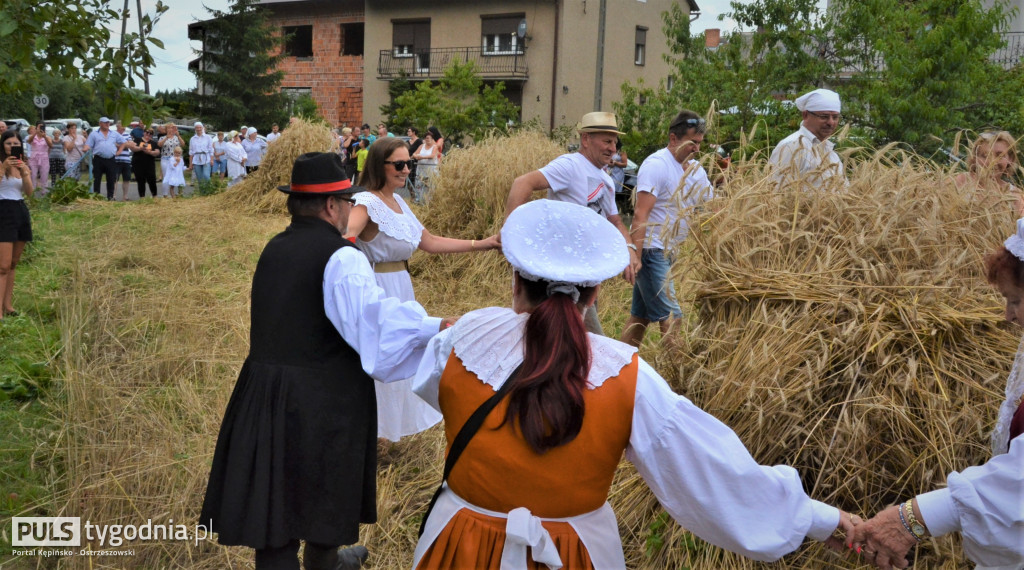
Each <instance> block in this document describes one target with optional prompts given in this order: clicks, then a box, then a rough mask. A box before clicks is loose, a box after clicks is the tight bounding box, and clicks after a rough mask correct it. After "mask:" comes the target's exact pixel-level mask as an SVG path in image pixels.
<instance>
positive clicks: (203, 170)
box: [188, 122, 213, 184]
mask: <svg viewBox="0 0 1024 570" xmlns="http://www.w3.org/2000/svg"><path fill="white" fill-rule="evenodd" d="M195 129H196V134H195V135H193V136H192V139H191V140H189V141H188V156H189V160H191V161H192V172H194V173H195V177H196V184H199V183H200V182H203V181H204V180H209V179H210V172H211V170H212V169H213V137H211V136H210V135H208V134H206V128H205V127H204V126H203V124H202V123H198V122H197V123H196V124H195Z"/></svg>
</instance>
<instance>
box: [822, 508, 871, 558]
mask: <svg viewBox="0 0 1024 570" xmlns="http://www.w3.org/2000/svg"><path fill="white" fill-rule="evenodd" d="M863 523H864V519H862V518H860V517H859V516H857V515H854V514H850V513H848V512H846V511H839V525H838V526H836V530H835V531H834V532H833V533H832V536H830V537H828V539H826V540H825V546H827V547H829V548H831V549H832V550H835V551H836V552H846V550H847V549H848V548H849V547H848V546H847V545H846V544H845V543H848V542H849V540H850V535H851V534H852V533H853V530H854V528H855V527H856V526H857V525H859V524H863Z"/></svg>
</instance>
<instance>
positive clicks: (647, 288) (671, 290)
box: [629, 248, 683, 323]
mask: <svg viewBox="0 0 1024 570" xmlns="http://www.w3.org/2000/svg"><path fill="white" fill-rule="evenodd" d="M640 262H641V264H642V265H641V267H640V272H639V273H637V276H636V284H635V285H633V306H632V307H630V310H629V312H630V314H631V315H633V316H634V317H636V318H638V319H644V320H647V321H651V322H657V323H660V322H661V321H664V320H666V319H668V318H669V317H675V318H677V319H679V318H682V317H683V310H682V309H680V308H679V303H678V302H676V288H675V285H673V283H672V280H671V279H670V278H669V275H668V272H669V270H670V269H671V268H672V259H671V258H668V257H666V256H665V250H662V249H650V248H644V250H643V253H642V254H641V256H640Z"/></svg>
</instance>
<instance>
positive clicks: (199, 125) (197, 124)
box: [192, 121, 203, 127]
mask: <svg viewBox="0 0 1024 570" xmlns="http://www.w3.org/2000/svg"><path fill="white" fill-rule="evenodd" d="M192 126H193V127H201V126H203V124H202V123H200V122H199V121H196V124H194V125H192Z"/></svg>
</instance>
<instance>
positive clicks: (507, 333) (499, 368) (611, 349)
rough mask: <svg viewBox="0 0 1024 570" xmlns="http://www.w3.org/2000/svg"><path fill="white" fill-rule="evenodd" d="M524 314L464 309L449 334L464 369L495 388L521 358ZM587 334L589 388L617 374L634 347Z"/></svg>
mask: <svg viewBox="0 0 1024 570" xmlns="http://www.w3.org/2000/svg"><path fill="white" fill-rule="evenodd" d="M528 316H529V315H528V314H526V313H522V314H520V313H516V312H515V311H513V310H512V309H508V308H504V307H488V308H486V309H479V310H476V311H473V312H470V313H466V315H465V316H463V317H462V318H461V319H459V321H458V322H457V323H455V326H453V327H452V329H451V334H450V335H449V339H450V342H451V343H452V348H454V349H455V355H456V356H458V357H459V360H461V361H462V364H463V365H464V366H465V367H466V369H467V370H469V371H470V372H472V373H473V374H475V375H476V376H477V378H479V379H480V381H481V382H483V383H484V384H487V385H489V386H491V387H492V388H494V390H495V391H497V390H498V388H500V387H501V385H502V384H503V383H504V382H505V380H507V379H508V377H509V375H510V374H512V371H513V370H515V369H516V367H517V366H519V364H520V363H522V361H523V329H524V327H525V325H526V319H527V317H528ZM587 335H588V336H589V339H590V355H591V360H592V363H591V365H590V374H589V375H588V377H587V382H588V388H590V389H591V390H593V389H594V388H597V387H598V386H600V385H601V384H604V381H605V380H607V379H609V378H613V377H615V376H618V375H619V372H621V371H622V368H623V367H624V366H626V365H627V364H629V363H630V362H631V361H632V360H633V355H634V354H635V353H636V349H635V348H633V347H632V346H629V345H628V344H625V343H621V342H619V341H617V340H613V339H610V338H608V337H604V336H599V335H595V334H590V333H587Z"/></svg>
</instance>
